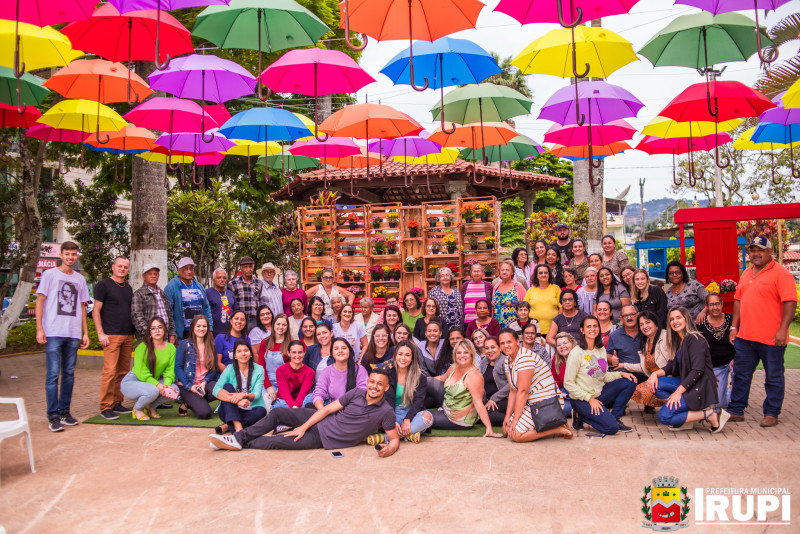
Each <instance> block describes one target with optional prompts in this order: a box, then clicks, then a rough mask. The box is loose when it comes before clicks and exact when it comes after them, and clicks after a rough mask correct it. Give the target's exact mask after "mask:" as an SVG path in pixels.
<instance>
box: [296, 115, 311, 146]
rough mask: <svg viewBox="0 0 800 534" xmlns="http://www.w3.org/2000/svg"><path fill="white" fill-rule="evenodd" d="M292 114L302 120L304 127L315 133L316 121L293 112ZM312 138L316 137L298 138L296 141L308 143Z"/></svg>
mask: <svg viewBox="0 0 800 534" xmlns="http://www.w3.org/2000/svg"><path fill="white" fill-rule="evenodd" d="M292 113H293V114H294V116H295V117H297V118H298V119H300V122H302V123H303V126H305V127H306V128H308V129H309V130H310V131H312V132H313V131H314V127H315V126H314V121H312V120H311V119H309V118H308V117H306V116H305V115H303V114H302V113H294V112H292ZM311 137H314V136H313V135H312V136H309V137H298V138H297V139H295V141H306V140H308V139H311Z"/></svg>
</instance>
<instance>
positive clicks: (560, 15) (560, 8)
mask: <svg viewBox="0 0 800 534" xmlns="http://www.w3.org/2000/svg"><path fill="white" fill-rule="evenodd" d="M556 4H557V6H558V10H557V11H558V23H559V24H561V26H562V27H563V28H574V27H575V26H577V25H578V24H580V23H581V21H583V10H582V9H581V8H577V9H575V20H574V21H572V22H570V23H566V22H564V7H563V6H562V5H561V0H556ZM569 7H570V15H571V14H572V8H573V3H572V0H570V3H569ZM581 78H583V76H581Z"/></svg>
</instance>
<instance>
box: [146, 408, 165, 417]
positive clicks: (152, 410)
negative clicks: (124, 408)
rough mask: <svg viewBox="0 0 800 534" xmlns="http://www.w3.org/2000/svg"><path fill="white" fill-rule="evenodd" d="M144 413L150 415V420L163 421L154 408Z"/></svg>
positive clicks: (147, 409)
mask: <svg viewBox="0 0 800 534" xmlns="http://www.w3.org/2000/svg"><path fill="white" fill-rule="evenodd" d="M144 413H149V414H150V419H161V416H160V415H158V412H157V411H155V410H154V409H153V408H145V409H144Z"/></svg>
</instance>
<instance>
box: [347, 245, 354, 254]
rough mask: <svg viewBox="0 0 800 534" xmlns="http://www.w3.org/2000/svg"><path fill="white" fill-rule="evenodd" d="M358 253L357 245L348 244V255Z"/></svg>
mask: <svg viewBox="0 0 800 534" xmlns="http://www.w3.org/2000/svg"><path fill="white" fill-rule="evenodd" d="M355 253H356V246H355V245H347V255H348V256H353V255H354V254H355Z"/></svg>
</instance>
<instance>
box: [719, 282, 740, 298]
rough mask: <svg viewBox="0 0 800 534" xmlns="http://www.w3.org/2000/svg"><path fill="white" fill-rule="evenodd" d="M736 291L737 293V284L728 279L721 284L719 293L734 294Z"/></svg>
mask: <svg viewBox="0 0 800 534" xmlns="http://www.w3.org/2000/svg"><path fill="white" fill-rule="evenodd" d="M734 291H736V282H734V281H733V280H731V279H730V278H726V279H725V280H723V281H722V282H721V283H720V284H719V292H720V294H721V295H724V294H725V293H733V292H734Z"/></svg>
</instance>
